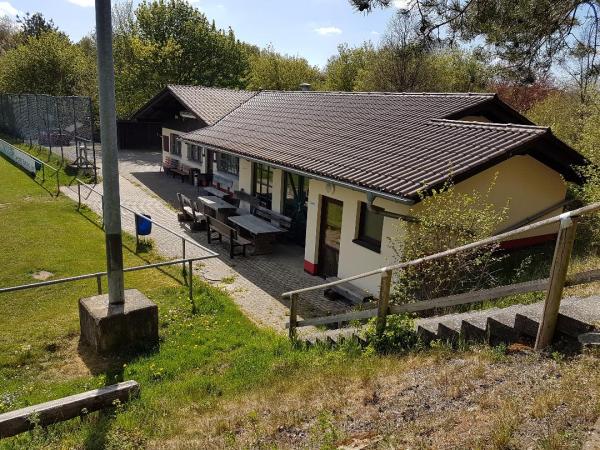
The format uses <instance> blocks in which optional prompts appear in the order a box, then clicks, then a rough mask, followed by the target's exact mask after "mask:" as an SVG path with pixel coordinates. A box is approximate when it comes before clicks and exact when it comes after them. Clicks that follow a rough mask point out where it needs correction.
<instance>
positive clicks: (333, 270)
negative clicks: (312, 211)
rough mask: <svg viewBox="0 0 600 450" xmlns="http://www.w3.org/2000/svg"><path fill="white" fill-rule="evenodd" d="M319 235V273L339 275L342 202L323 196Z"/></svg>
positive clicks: (326, 275) (325, 275)
mask: <svg viewBox="0 0 600 450" xmlns="http://www.w3.org/2000/svg"><path fill="white" fill-rule="evenodd" d="M321 208H322V209H321V232H320V236H319V266H318V267H319V274H320V275H322V276H323V277H337V274H338V265H339V260H340V239H341V236H342V211H343V209H344V205H343V203H342V202H340V201H337V200H333V199H332V198H329V197H323V203H322V206H321Z"/></svg>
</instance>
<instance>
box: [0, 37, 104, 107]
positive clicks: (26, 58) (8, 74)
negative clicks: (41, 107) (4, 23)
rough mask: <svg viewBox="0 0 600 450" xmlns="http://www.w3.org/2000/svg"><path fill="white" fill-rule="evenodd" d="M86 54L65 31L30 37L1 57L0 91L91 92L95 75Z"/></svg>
mask: <svg viewBox="0 0 600 450" xmlns="http://www.w3.org/2000/svg"><path fill="white" fill-rule="evenodd" d="M93 67H94V65H93V64H91V67H90V61H89V59H88V58H86V55H85V53H84V52H83V51H82V49H81V48H80V47H78V46H77V45H74V44H73V43H72V42H71V41H70V40H69V39H68V38H67V37H66V36H65V35H64V34H61V33H56V32H52V31H51V32H46V33H44V34H41V35H40V36H39V37H29V38H27V40H26V41H25V42H24V43H22V44H19V45H18V46H17V47H15V48H13V49H10V50H8V51H7V52H6V53H5V54H4V55H3V56H2V58H1V60H0V91H3V92H15V93H24V92H32V93H41V94H50V95H90V94H92V93H93V91H94V90H95V79H96V75H95V72H94V71H93Z"/></svg>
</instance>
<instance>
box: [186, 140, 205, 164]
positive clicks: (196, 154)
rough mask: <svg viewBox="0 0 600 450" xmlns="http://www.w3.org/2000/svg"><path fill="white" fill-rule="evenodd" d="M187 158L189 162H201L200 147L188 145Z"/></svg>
mask: <svg viewBox="0 0 600 450" xmlns="http://www.w3.org/2000/svg"><path fill="white" fill-rule="evenodd" d="M187 158H188V160H190V161H197V162H202V147H200V146H199V145H195V144H188V145H187Z"/></svg>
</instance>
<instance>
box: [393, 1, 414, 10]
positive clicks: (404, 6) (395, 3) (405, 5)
mask: <svg viewBox="0 0 600 450" xmlns="http://www.w3.org/2000/svg"><path fill="white" fill-rule="evenodd" d="M392 5H393V6H394V7H395V8H398V9H408V6H409V5H410V0H392Z"/></svg>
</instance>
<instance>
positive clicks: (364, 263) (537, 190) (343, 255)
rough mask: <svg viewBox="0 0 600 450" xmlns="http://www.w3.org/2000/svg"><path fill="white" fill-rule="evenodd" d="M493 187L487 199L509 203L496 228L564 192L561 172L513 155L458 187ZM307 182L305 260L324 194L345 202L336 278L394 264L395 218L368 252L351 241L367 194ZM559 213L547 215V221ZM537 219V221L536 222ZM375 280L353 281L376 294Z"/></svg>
mask: <svg viewBox="0 0 600 450" xmlns="http://www.w3.org/2000/svg"><path fill="white" fill-rule="evenodd" d="M496 176H497V178H496V185H495V187H494V189H493V190H492V191H491V193H490V198H489V199H490V200H491V201H492V202H493V203H495V204H497V205H498V207H499V208H502V207H503V206H504V205H505V204H506V201H507V200H509V202H510V209H509V214H508V219H507V220H506V222H505V223H503V224H502V225H501V226H500V227H499V228H504V227H506V226H509V225H512V224H515V223H518V222H520V221H522V220H523V219H525V218H527V217H529V216H531V215H533V214H535V213H537V212H539V211H541V210H543V209H545V208H548V207H551V206H552V205H555V204H557V203H559V202H560V201H562V200H563V199H564V197H565V194H566V184H565V183H564V181H563V180H562V178H561V176H560V174H559V173H557V172H555V171H554V170H552V169H550V168H549V167H547V166H545V165H544V164H542V163H540V162H538V161H537V160H535V159H534V158H532V157H530V156H515V157H513V158H510V159H509V160H507V161H504V162H502V163H500V164H498V165H496V166H493V167H492V168H490V169H488V170H485V171H483V172H481V173H479V174H477V175H475V176H473V177H471V178H469V179H467V180H465V181H463V182H461V183H458V184H457V185H456V189H457V190H458V191H462V192H472V191H473V190H474V189H477V190H487V189H488V188H489V186H490V183H491V181H492V180H493V179H494V177H496ZM327 185H328V184H327V183H325V182H322V181H318V180H314V179H311V181H310V196H309V205H308V217H307V231H306V246H305V261H307V262H308V263H311V264H316V265H317V266H318V263H319V261H318V258H319V235H320V229H319V227H320V223H321V217H320V213H321V202H322V199H323V196H326V197H331V198H333V199H336V200H339V201H341V202H343V215H342V231H341V241H340V255H339V269H338V276H339V277H340V278H343V277H348V276H351V275H356V274H359V273H361V272H367V271H369V270H373V269H376V268H379V267H382V266H385V265H387V264H389V263H392V262H394V258H393V256H394V255H393V250H392V249H391V247H390V245H389V239H390V238H393V237H396V236H397V235H398V233H400V232H401V228H400V227H399V226H398V225H399V222H400V221H399V220H398V219H392V218H388V217H385V218H384V222H383V232H382V241H381V242H382V244H381V247H382V248H381V253H377V252H375V251H372V250H369V249H367V248H365V247H363V246H361V245H359V244H356V243H354V242H352V241H353V239H355V238H356V235H357V232H358V219H359V207H360V202H361V201H362V202H365V201H366V194H364V193H361V192H358V191H354V190H351V189H348V188H343V187H340V186H335V188H334V189H333V191H332V190H331V185H329V186H330V187H329V189H328V188H327ZM375 206H379V207H382V208H384V209H385V210H386V211H390V212H394V213H399V214H405V215H413V214H414V213H415V212H416V211H418V208H419V204H417V205H415V206H414V207H413V208H411V207H409V206H407V205H403V204H401V203H397V202H392V201H389V200H384V199H381V198H378V199H377V200H376V201H375ZM560 212H562V211H560V210H557V211H553V212H551V213H549V214H548V215H547V217H551V216H553V215H556V214H558V213H560ZM538 220H541V219H538ZM556 231H557V226H550V227H546V228H541V229H539V230H535V231H532V232H529V233H526V234H522V235H519V236H515V239H518V238H524V237H530V236H539V235H544V234H550V233H555V232H556ZM379 281H380V279H379V277H378V276H374V277H370V278H365V279H362V280H357V281H355V282H354V283H355V284H356V285H357V286H359V287H361V288H363V289H366V290H368V291H369V292H371V293H373V294H374V295H378V291H379Z"/></svg>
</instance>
